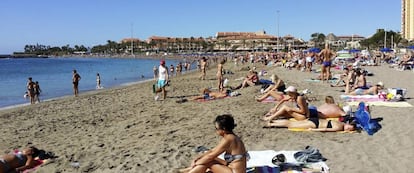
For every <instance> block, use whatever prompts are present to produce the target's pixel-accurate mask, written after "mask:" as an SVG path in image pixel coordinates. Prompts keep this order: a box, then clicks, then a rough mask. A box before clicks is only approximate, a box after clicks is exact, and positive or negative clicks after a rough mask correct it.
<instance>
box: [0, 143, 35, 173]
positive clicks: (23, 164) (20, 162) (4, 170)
mask: <svg viewBox="0 0 414 173" xmlns="http://www.w3.org/2000/svg"><path fill="white" fill-rule="evenodd" d="M38 155H39V150H38V149H37V148H35V147H29V148H26V149H24V150H23V151H22V152H21V153H16V154H6V155H4V156H2V157H0V173H8V172H23V171H24V170H26V169H30V168H33V167H34V165H35V164H36V162H35V161H34V158H35V157H37V156H38Z"/></svg>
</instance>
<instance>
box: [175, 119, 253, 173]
mask: <svg viewBox="0 0 414 173" xmlns="http://www.w3.org/2000/svg"><path fill="white" fill-rule="evenodd" d="M214 125H215V128H216V133H217V134H218V135H220V136H221V137H222V139H221V140H220V142H219V144H218V145H217V146H216V147H214V148H213V149H212V150H209V151H207V152H205V153H203V154H202V155H200V156H198V157H197V158H196V159H194V160H193V161H192V162H191V166H190V167H188V168H185V169H182V170H179V172H188V173H195V172H199V173H205V172H206V171H207V170H209V171H211V172H220V173H245V172H246V164H247V163H246V162H247V159H248V157H249V156H248V153H247V151H246V148H245V146H244V143H243V141H242V140H241V139H240V137H238V136H237V135H236V134H234V132H233V129H234V127H236V124H234V119H233V117H232V116H231V115H227V114H226V115H219V116H217V117H216V119H215V121H214ZM222 153H224V160H223V159H220V158H218V156H219V155H220V154H222Z"/></svg>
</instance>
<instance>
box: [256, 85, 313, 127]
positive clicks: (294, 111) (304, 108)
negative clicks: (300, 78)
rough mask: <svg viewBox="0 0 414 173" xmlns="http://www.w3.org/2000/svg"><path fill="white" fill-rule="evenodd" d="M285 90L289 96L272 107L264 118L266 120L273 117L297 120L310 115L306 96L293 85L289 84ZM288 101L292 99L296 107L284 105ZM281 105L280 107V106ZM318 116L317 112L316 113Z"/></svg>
mask: <svg viewBox="0 0 414 173" xmlns="http://www.w3.org/2000/svg"><path fill="white" fill-rule="evenodd" d="M285 92H286V93H287V95H288V96H289V97H287V98H285V99H283V100H282V101H280V102H279V103H278V104H277V105H276V106H275V107H274V108H272V109H271V110H270V111H269V113H268V114H266V115H265V116H264V117H263V118H262V120H264V121H271V120H273V119H277V118H279V117H285V118H291V117H292V118H295V119H296V120H304V119H306V118H308V117H309V116H310V113H311V112H310V111H309V108H308V103H307V102H306V98H305V96H303V95H299V93H298V92H297V90H296V88H295V87H293V86H289V87H288V88H287V89H286V90H285ZM287 101H292V102H294V103H295V104H296V108H294V107H289V106H287V105H284V104H283V103H285V102H287ZM279 107H280V108H279ZM316 116H317V114H316Z"/></svg>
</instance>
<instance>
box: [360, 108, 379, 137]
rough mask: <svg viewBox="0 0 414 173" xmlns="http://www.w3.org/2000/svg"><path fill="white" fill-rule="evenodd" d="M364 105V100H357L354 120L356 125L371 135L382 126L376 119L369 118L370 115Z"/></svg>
mask: <svg viewBox="0 0 414 173" xmlns="http://www.w3.org/2000/svg"><path fill="white" fill-rule="evenodd" d="M365 107H366V106H365V103H364V102H359V104H358V109H357V111H356V112H355V120H356V123H357V127H358V128H362V129H363V130H364V131H366V132H367V133H368V135H370V136H371V135H373V134H374V133H376V132H377V131H378V130H380V129H381V128H382V126H381V125H380V124H379V123H378V121H376V120H373V119H371V115H370V114H369V112H368V111H367V110H366V108H365Z"/></svg>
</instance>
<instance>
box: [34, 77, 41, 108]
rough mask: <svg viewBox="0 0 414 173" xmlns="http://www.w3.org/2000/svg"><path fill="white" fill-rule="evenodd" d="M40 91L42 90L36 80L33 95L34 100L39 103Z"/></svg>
mask: <svg viewBox="0 0 414 173" xmlns="http://www.w3.org/2000/svg"><path fill="white" fill-rule="evenodd" d="M41 92H42V90H41V89H40V85H39V82H38V81H36V82H35V97H36V99H35V101H37V102H38V103H40V98H39V96H40V93H41Z"/></svg>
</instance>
